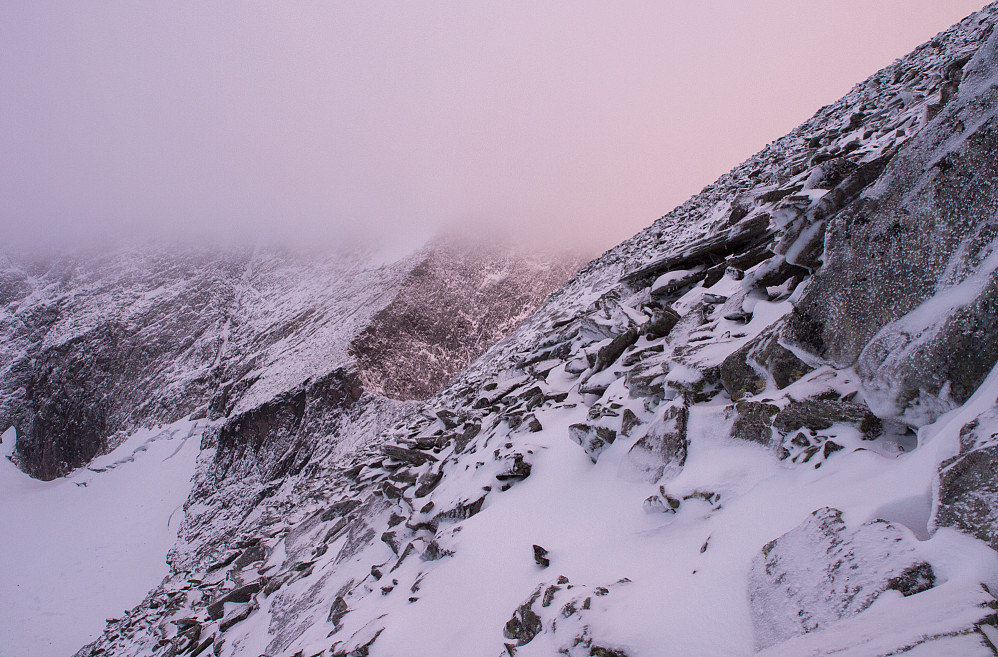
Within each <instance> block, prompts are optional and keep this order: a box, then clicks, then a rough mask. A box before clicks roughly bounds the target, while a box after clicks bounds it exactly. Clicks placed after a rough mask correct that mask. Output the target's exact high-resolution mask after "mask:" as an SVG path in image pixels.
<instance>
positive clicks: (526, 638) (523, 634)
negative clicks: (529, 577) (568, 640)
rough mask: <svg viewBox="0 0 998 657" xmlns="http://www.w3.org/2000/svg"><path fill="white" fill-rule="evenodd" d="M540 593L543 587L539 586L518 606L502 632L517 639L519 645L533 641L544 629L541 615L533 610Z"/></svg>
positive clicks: (509, 637)
mask: <svg viewBox="0 0 998 657" xmlns="http://www.w3.org/2000/svg"><path fill="white" fill-rule="evenodd" d="M540 595H541V589H540V587H539V588H538V589H537V590H536V591H534V593H533V594H532V595H531V596H530V598H528V599H527V601H526V602H524V603H523V604H522V605H520V606H519V607H517V609H516V611H515V612H513V616H512V618H510V619H509V620H508V621H506V626H505V627H504V628H503V632H502V633H503V636H505V637H506V638H507V639H513V640H515V641H516V645H518V646H525V645H527V644H528V643H530V642H531V641H533V639H534V637H535V636H537V635H538V634H540V633H541V630H542V629H543V625H542V623H541V617H540V616H538V615H537V614H536V613H535V612H534V610H533V604H534V602H536V601H537V599H538V598H539V597H540Z"/></svg>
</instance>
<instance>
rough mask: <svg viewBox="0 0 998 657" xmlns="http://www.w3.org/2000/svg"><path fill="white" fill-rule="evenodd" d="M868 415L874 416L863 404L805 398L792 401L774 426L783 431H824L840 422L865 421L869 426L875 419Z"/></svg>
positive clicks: (855, 422) (779, 414) (775, 420)
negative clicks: (802, 429)
mask: <svg viewBox="0 0 998 657" xmlns="http://www.w3.org/2000/svg"><path fill="white" fill-rule="evenodd" d="M868 416H872V414H871V413H870V411H869V410H868V409H867V408H866V406H864V405H862V404H855V403H850V402H843V401H833V400H818V399H805V400H803V401H791V402H790V403H789V404H787V405H786V406H785V407H784V408H783V410H782V411H780V412H779V413H778V414H777V415H776V417H775V418H773V427H774V428H776V429H778V430H779V431H781V432H783V433H790V432H791V431H795V430H797V429H801V428H804V429H812V430H814V431H823V430H824V429H828V428H830V427H831V426H832V425H833V424H837V423H840V422H842V423H848V424H856V425H859V424H861V423H863V422H864V421H865V422H866V426H867V427H869V426H870V425H871V424H873V421H872V420H868V419H867V417H868ZM874 417H875V416H874Z"/></svg>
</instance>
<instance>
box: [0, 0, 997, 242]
mask: <svg viewBox="0 0 998 657" xmlns="http://www.w3.org/2000/svg"><path fill="white" fill-rule="evenodd" d="M983 4H984V3H983V2H982V1H981V0H945V1H941V0H835V1H834V2H829V1H827V0H823V1H821V2H817V1H812V0H767V1H762V0H711V1H710V2H695V1H693V0H649V1H637V0H635V1H628V0H622V1H620V2H605V1H599V2H596V1H589V0H560V1H557V2H555V1H552V2H543V1H540V0H529V1H520V0H502V1H501V2H499V1H497V2H488V3H486V2H475V1H472V0H456V1H453V2H439V1H435V0H421V1H420V2H414V1H406V2H401V1H400V2H380V1H365V2H361V1H351V2H339V1H334V0H324V1H322V2H297V1H296V2H291V3H283V2H276V1H275V2H267V3H262V2H253V1H245V0H241V1H239V2H215V3H209V2H203V1H201V0H199V1H197V2H193V1H184V0H180V1H178V0H170V1H169V2H166V1H161V2H151V1H150V2H144V1H143V2H136V1H135V0H127V1H120V2H118V1H109V0H94V1H92V2H80V1H79V0H65V1H47V0H30V1H24V2H20V1H17V2H15V1H11V2H3V3H0V117H2V121H0V153H2V157H0V213H2V217H0V222H2V223H0V240H4V241H5V242H7V243H18V242H22V241H25V240H38V241H43V242H68V243H70V244H74V243H80V242H93V241H101V240H104V239H107V238H109V237H112V236H115V235H127V236H129V237H132V238H135V237H142V236H157V237H164V236H166V237H172V236H177V235H181V236H185V237H190V238H194V239H211V240H227V239H233V240H257V239H260V240H288V241H291V242H293V243H301V244H317V243H325V242H328V241H335V240H337V239H339V238H340V237H341V236H342V235H344V234H346V233H349V232H350V231H352V230H361V231H363V232H364V233H369V234H372V235H375V236H377V237H384V238H388V237H391V238H393V239H396V240H397V239H404V240H411V239H416V238H417V237H419V236H422V235H426V234H428V233H430V232H432V231H433V230H434V229H435V227H438V226H441V225H453V224H459V225H464V226H470V227H471V229H472V230H478V229H479V228H480V227H482V226H488V227H492V228H499V229H501V230H502V231H508V232H510V233H511V234H514V235H517V236H521V237H522V236H531V239H535V240H536V241H537V242H538V243H539V244H542V245H555V246H557V245H562V244H565V245H572V246H580V245H582V246H586V247H589V248H593V249H600V250H602V249H604V248H608V247H610V246H612V245H613V244H615V243H617V242H619V241H620V240H622V239H624V238H626V237H628V236H629V235H631V234H633V233H635V232H636V231H638V230H640V229H641V228H643V227H644V226H646V225H648V224H650V223H651V222H652V221H654V220H655V219H656V218H657V217H659V216H660V215H662V214H665V213H666V212H667V211H669V210H670V209H671V208H672V207H674V206H675V205H677V204H678V203H681V202H682V201H683V200H685V199H686V198H687V197H689V196H690V195H691V194H693V193H695V192H697V191H698V190H699V189H700V188H702V187H703V186H704V185H706V184H708V183H710V182H711V181H713V180H714V179H715V178H716V177H717V176H719V175H720V174H722V173H724V172H726V171H727V170H729V169H730V168H731V167H732V166H734V165H735V164H737V163H738V162H740V161H742V160H744V159H745V158H746V157H748V156H749V155H751V154H752V153H754V152H756V151H757V150H759V149H760V148H762V147H763V146H764V145H765V144H766V143H767V142H769V141H770V140H772V139H775V138H777V137H779V136H781V135H783V134H784V133H786V132H788V131H789V130H791V129H792V128H793V127H794V126H796V125H797V124H799V123H800V122H802V121H804V120H805V119H807V118H808V117H809V116H810V115H811V114H813V113H814V111H816V110H817V109H818V108H819V107H821V106H822V105H825V104H827V103H829V102H832V101H834V100H835V99H837V98H838V97H840V96H842V95H843V94H844V93H846V92H847V91H848V90H849V89H850V88H851V87H852V85H853V84H854V83H856V82H858V81H860V80H861V79H864V78H865V77H867V76H869V75H870V74H872V73H873V72H875V71H876V70H877V69H879V68H881V67H883V66H886V65H888V64H890V63H891V62H892V61H893V60H894V59H895V58H896V57H900V56H902V55H904V54H906V53H907V52H908V51H910V50H911V49H913V48H914V47H915V46H917V45H918V44H920V43H922V42H924V41H927V40H928V39H930V38H931V37H932V36H934V35H935V34H936V33H937V32H939V31H941V30H943V29H945V28H947V27H949V26H950V25H951V24H952V23H955V22H956V21H958V20H959V19H961V18H962V17H964V16H965V15H967V14H969V13H971V12H972V11H975V10H977V9H980V8H981V7H982V6H983Z"/></svg>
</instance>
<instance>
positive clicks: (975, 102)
mask: <svg viewBox="0 0 998 657" xmlns="http://www.w3.org/2000/svg"><path fill="white" fill-rule="evenodd" d="M996 53H998V35H993V36H992V38H991V39H989V41H988V42H987V43H986V44H984V45H983V46H982V48H981V49H980V50H979V51H978V52H977V53H976V54H975V55H974V56H973V58H970V59H969V60H968V58H967V57H966V56H961V57H956V58H953V59H952V60H950V61H949V62H948V63H947V64H946V67H945V72H944V74H943V79H941V80H939V81H938V82H935V83H930V84H929V85H927V86H924V87H919V86H918V85H916V88H919V89H920V90H923V91H924V92H925V93H927V94H931V93H935V94H937V95H938V98H939V101H938V103H937V104H936V105H935V106H933V107H934V109H932V112H931V113H932V114H933V115H934V118H932V119H931V121H930V122H929V123H928V124H927V125H924V127H923V128H922V129H921V130H919V131H918V132H917V133H916V135H915V136H914V137H913V138H912V139H911V140H910V141H909V142H908V143H907V144H905V145H904V146H903V147H901V148H900V149H897V150H896V155H894V156H893V157H891V156H890V154H891V153H892V149H893V147H887V148H885V149H883V151H881V152H883V153H885V155H881V156H880V159H879V160H878V164H877V166H878V167H883V172H882V173H881V174H880V175H879V177H878V180H877V183H876V185H875V186H874V187H871V188H870V189H868V191H866V192H864V193H863V194H862V195H861V197H860V198H859V199H857V200H856V201H855V202H854V203H852V204H850V205H848V206H847V207H846V208H845V209H844V210H843V211H841V212H839V213H838V214H836V215H835V216H833V217H830V218H829V219H827V224H826V228H825V249H824V255H823V263H824V264H823V266H822V267H821V269H820V271H818V272H817V273H816V275H815V276H814V279H813V280H812V282H811V284H810V285H809V286H808V289H807V291H806V292H805V294H804V296H803V298H802V299H801V302H800V303H799V304H798V305H797V307H796V308H795V311H794V314H793V315H792V317H791V323H790V326H791V329H792V330H791V332H790V337H791V339H792V340H794V341H795V342H796V343H797V344H799V345H800V346H801V347H803V348H805V349H807V350H808V351H810V352H812V353H813V354H814V355H816V356H819V357H821V358H823V359H825V360H827V361H831V362H833V363H835V364H836V365H837V366H839V367H847V366H851V365H854V364H855V365H856V367H857V370H858V371H859V373H860V375H861V376H862V378H863V380H864V383H865V385H866V386H867V387H868V388H869V389H870V391H871V392H872V393H873V394H872V396H871V397H872V398H873V399H875V400H876V402H877V408H876V410H877V411H878V412H880V413H886V414H899V413H904V414H905V416H906V417H907V418H908V419H909V420H910V421H911V422H913V423H916V424H921V423H924V422H926V421H931V420H932V419H934V418H935V417H937V416H938V415H939V414H940V413H942V412H944V411H946V410H949V409H950V408H952V407H953V406H954V405H959V404H961V403H963V402H964V401H966V400H967V398H968V397H969V396H970V395H971V394H972V393H973V391H974V390H976V389H977V386H978V385H980V383H981V382H982V381H983V380H984V377H985V376H986V375H987V373H988V372H990V371H991V368H992V366H993V365H994V363H995V361H996V360H998V339H996V337H998V316H996V310H995V309H996V308H998V296H996V292H998V279H996V274H995V271H996V265H998V261H996V260H995V257H994V247H995V238H996V236H998V234H996V232H995V231H996V225H995V218H996V216H998V187H996V182H998V167H996V166H995V153H996V152H998V151H996V148H998V118H996V116H995V114H996V112H995V110H996V108H998V87H996V86H995V84H996V82H998V69H996V67H995V62H996V57H998V55H996ZM940 55H942V53H940ZM905 73H906V72H905V70H904V68H903V66H902V67H899V68H898V69H897V72H896V75H905ZM926 82H928V80H926ZM933 84H934V85H935V86H936V87H937V88H936V89H935V90H934V89H933V88H932V86H933ZM943 90H945V91H943ZM927 118H928V117H922V118H921V119H919V120H920V122H921V123H922V124H924V123H925V121H926V120H927ZM853 175H855V174H853Z"/></svg>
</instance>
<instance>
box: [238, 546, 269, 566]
mask: <svg viewBox="0 0 998 657" xmlns="http://www.w3.org/2000/svg"><path fill="white" fill-rule="evenodd" d="M266 558H267V548H266V547H265V546H263V545H259V544H257V545H253V546H251V547H249V548H247V549H246V550H244V551H243V553H242V554H240V555H239V557H238V558H236V560H235V562H234V563H235V566H236V568H239V569H242V568H245V567H246V566H248V565H250V564H251V563H255V562H257V561H263V560H264V559H266Z"/></svg>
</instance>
